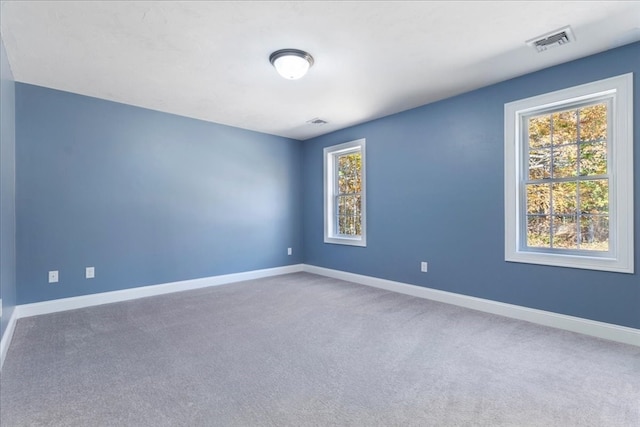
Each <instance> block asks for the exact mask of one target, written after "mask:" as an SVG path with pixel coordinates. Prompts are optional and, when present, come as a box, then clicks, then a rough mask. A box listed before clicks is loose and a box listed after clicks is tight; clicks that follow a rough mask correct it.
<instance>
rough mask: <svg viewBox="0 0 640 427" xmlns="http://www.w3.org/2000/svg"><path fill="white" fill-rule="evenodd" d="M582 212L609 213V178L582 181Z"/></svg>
mask: <svg viewBox="0 0 640 427" xmlns="http://www.w3.org/2000/svg"><path fill="white" fill-rule="evenodd" d="M580 212H581V213H583V214H606V213H609V180H607V179H597V180H594V181H582V182H580Z"/></svg>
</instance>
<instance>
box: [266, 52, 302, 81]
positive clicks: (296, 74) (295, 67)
mask: <svg viewBox="0 0 640 427" xmlns="http://www.w3.org/2000/svg"><path fill="white" fill-rule="evenodd" d="M269 62H271V64H272V65H273V66H274V67H275V68H276V71H278V73H279V74H280V75H281V76H282V77H284V78H285V79H289V80H296V79H299V78H300V77H302V76H304V75H305V74H307V71H308V70H309V68H310V67H311V66H312V65H313V57H312V56H311V55H309V54H308V53H307V52H305V51H303V50H298V49H280V50H276V51H275V52H273V53H272V54H271V56H269Z"/></svg>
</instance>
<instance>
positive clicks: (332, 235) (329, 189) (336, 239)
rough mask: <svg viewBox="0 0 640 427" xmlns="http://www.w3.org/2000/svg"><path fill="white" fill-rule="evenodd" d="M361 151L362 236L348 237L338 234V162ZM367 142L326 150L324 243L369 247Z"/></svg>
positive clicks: (336, 146)
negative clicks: (337, 160) (336, 202)
mask: <svg viewBox="0 0 640 427" xmlns="http://www.w3.org/2000/svg"><path fill="white" fill-rule="evenodd" d="M355 151H359V152H360V155H361V158H362V168H361V174H362V176H361V180H362V181H361V189H362V191H361V194H360V196H361V203H362V206H361V214H362V222H361V224H360V229H361V230H362V234H361V235H360V236H346V235H342V234H337V233H336V212H335V211H336V207H335V202H334V201H335V196H336V181H335V174H336V161H335V159H337V157H338V156H339V155H342V154H346V153H350V152H355ZM366 164H367V161H366V140H365V139H364V138H362V139H357V140H355V141H350V142H345V143H344V144H338V145H333V146H331V147H326V148H325V149H324V242H325V243H335V244H340V245H351V246H367V202H366V200H367V185H366V182H367V179H366V175H367V174H366V168H367V167H366Z"/></svg>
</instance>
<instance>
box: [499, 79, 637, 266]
mask: <svg viewBox="0 0 640 427" xmlns="http://www.w3.org/2000/svg"><path fill="white" fill-rule="evenodd" d="M631 77H632V76H631V74H627V75H624V76H619V77H614V78H611V79H606V80H601V81H598V82H595V83H590V84H587V85H582V86H577V87H573V88H570V89H566V90H562V91H558V92H553V93H550V94H546V95H541V96H537V97H534V98H528V99H524V100H520V101H515V102H512V103H509V104H506V105H505V214H506V218H505V220H506V221H505V226H506V229H505V245H506V247H505V258H506V260H507V261H516V262H528V263H536V264H547V265H557V266H564V267H576V268H589V269H598V270H607V271H618V272H624V273H633V153H632V151H633V131H632V121H633V115H632V105H633V104H632V96H633V95H632V78H631Z"/></svg>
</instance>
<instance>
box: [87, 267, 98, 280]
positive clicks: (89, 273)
mask: <svg viewBox="0 0 640 427" xmlns="http://www.w3.org/2000/svg"><path fill="white" fill-rule="evenodd" d="M84 277H85V278H86V279H93V278H94V277H96V268H95V267H87V268H85V269H84Z"/></svg>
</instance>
